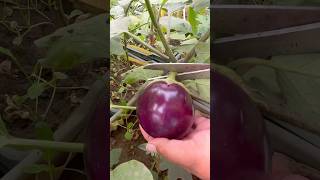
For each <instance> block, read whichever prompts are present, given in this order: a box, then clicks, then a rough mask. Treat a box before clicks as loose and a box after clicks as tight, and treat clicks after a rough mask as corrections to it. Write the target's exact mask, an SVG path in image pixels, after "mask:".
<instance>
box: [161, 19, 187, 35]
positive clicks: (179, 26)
mask: <svg viewBox="0 0 320 180" xmlns="http://www.w3.org/2000/svg"><path fill="white" fill-rule="evenodd" d="M159 23H160V25H161V26H164V27H165V28H166V29H168V30H169V29H170V30H171V29H172V30H175V31H178V32H184V33H188V32H192V28H191V25H190V23H189V22H188V21H186V20H184V19H181V18H177V17H173V16H162V17H161V18H160V19H159Z"/></svg>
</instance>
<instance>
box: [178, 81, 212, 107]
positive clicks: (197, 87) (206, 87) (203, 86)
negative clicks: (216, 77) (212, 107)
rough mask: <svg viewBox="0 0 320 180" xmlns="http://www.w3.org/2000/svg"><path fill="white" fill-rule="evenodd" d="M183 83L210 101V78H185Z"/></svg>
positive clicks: (195, 93)
mask: <svg viewBox="0 0 320 180" xmlns="http://www.w3.org/2000/svg"><path fill="white" fill-rule="evenodd" d="M182 83H183V84H184V85H185V86H186V88H188V89H189V90H190V91H191V93H192V94H194V95H197V96H198V97H200V98H201V99H204V100H206V101H208V102H210V79H195V80H185V81H182Z"/></svg>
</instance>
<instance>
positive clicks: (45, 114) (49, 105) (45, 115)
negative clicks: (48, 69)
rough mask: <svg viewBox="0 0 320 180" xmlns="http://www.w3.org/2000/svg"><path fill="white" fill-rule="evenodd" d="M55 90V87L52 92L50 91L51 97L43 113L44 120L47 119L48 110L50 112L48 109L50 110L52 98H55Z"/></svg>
mask: <svg viewBox="0 0 320 180" xmlns="http://www.w3.org/2000/svg"><path fill="white" fill-rule="evenodd" d="M56 89H57V88H56V87H54V88H53V91H52V95H51V98H50V101H49V104H48V106H47V109H46V111H45V113H44V114H43V119H45V118H46V117H47V115H48V113H49V110H50V108H51V106H52V103H53V99H54V96H55V94H56Z"/></svg>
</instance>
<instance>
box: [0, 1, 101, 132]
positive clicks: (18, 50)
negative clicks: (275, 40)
mask: <svg viewBox="0 0 320 180" xmlns="http://www.w3.org/2000/svg"><path fill="white" fill-rule="evenodd" d="M23 2H24V1H23ZM18 6H19V7H24V6H26V4H23V3H22V2H21V4H19V5H18ZM14 7H16V5H10V4H4V3H0V15H3V14H4V13H5V10H6V9H7V8H10V9H13V13H12V15H11V16H10V17H8V18H7V19H6V20H8V21H12V22H13V21H15V22H17V23H18V25H21V26H24V25H25V23H26V20H25V16H26V13H27V11H26V10H19V9H14ZM64 8H65V9H70V4H64ZM38 9H39V10H41V12H42V13H43V14H45V16H47V17H48V18H49V19H50V21H49V20H48V19H47V18H45V17H44V16H42V15H39V14H38V13H37V12H36V11H34V10H31V11H30V13H31V14H30V22H31V24H36V23H40V22H51V23H52V24H49V25H48V24H46V25H41V26H38V27H35V28H33V29H32V30H31V31H30V32H29V33H28V34H27V35H26V36H24V38H23V41H22V43H21V44H20V45H14V44H13V43H12V42H13V40H14V39H15V38H16V37H17V35H16V34H15V33H14V32H12V31H10V30H8V29H7V28H6V27H5V26H4V25H0V46H1V47H4V48H7V49H10V51H11V52H12V54H13V55H14V56H15V57H16V58H17V59H18V61H19V63H21V65H22V67H23V68H24V69H25V71H26V72H27V73H28V74H31V72H32V70H33V66H34V65H35V64H36V62H37V60H38V59H40V58H41V57H43V56H44V53H45V52H44V50H42V49H38V48H37V47H36V46H35V45H34V43H33V42H34V41H35V40H37V39H39V38H41V37H44V36H46V35H49V34H51V33H52V32H54V31H55V30H56V29H58V28H60V27H62V26H63V25H64V22H63V20H62V19H61V17H60V14H59V12H58V11H56V10H50V9H49V8H45V7H44V6H42V7H41V6H40V4H39V7H38ZM8 60H9V61H10V59H9V58H8V57H7V56H5V55H3V54H1V53H0V64H1V63H2V62H4V61H8ZM11 66H12V67H11V69H9V71H10V72H9V73H6V74H2V73H1V74H0V82H1V83H0V112H1V115H2V118H3V119H4V121H5V122H6V123H7V127H8V129H9V131H10V133H11V134H12V135H15V136H18V137H27V138H32V137H34V136H35V134H34V133H33V132H34V121H35V117H33V116H32V115H33V114H35V101H27V103H26V104H25V105H24V107H21V108H20V107H19V109H15V110H12V111H13V112H15V113H16V114H17V115H15V116H9V115H8V113H5V112H4V110H5V109H6V108H7V107H8V103H7V102H6V101H7V97H11V98H12V96H14V95H19V96H22V95H25V94H26V92H27V89H28V88H29V87H30V85H31V84H30V83H29V82H28V80H27V79H26V77H25V76H24V75H23V74H22V73H21V72H20V71H19V69H18V68H17V66H16V65H15V64H14V63H12V65H11ZM99 68H101V64H100V66H99V65H98V66H97V65H93V66H92V65H91V66H84V65H82V66H80V67H77V68H75V69H74V70H72V71H70V72H65V73H66V74H67V75H68V76H69V78H68V79H67V80H64V81H62V82H61V84H59V86H67V87H78V86H90V84H92V82H93V81H94V80H95V76H94V75H93V73H95V72H96V71H97V70H99ZM43 72H44V73H43V76H42V77H43V78H44V79H46V78H47V79H49V77H50V76H51V74H50V71H49V70H46V69H44V71H43ZM86 92H87V90H85V89H77V90H58V91H57V92H56V95H55V98H54V101H53V104H52V107H51V108H50V111H49V113H48V115H47V118H46V119H45V121H46V122H47V123H48V124H49V126H50V127H51V128H52V129H53V130H55V129H56V128H57V127H58V126H59V124H61V123H63V122H64V121H65V120H66V118H67V117H68V115H69V114H70V113H71V112H72V111H73V109H74V108H75V107H76V106H77V105H78V104H79V103H80V100H81V98H82V97H83V96H84V95H85V94H86ZM51 94H52V89H49V90H47V91H45V92H44V93H43V94H42V95H41V96H40V97H39V102H38V113H39V114H43V113H44V112H45V110H46V108H47V106H48V104H49V100H50V97H51ZM77 100H79V102H76V101H77ZM61 107H63V108H61ZM12 111H10V113H11V112H12ZM19 112H20V113H19ZM22 113H29V114H30V116H28V117H19V114H22Z"/></svg>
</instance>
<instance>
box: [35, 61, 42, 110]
mask: <svg viewBox="0 0 320 180" xmlns="http://www.w3.org/2000/svg"><path fill="white" fill-rule="evenodd" d="M41 75H42V66H40V70H39V75H38V80H37V84H38V85H39V84H40V78H41ZM38 103H39V97H38V96H37V97H36V113H38Z"/></svg>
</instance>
